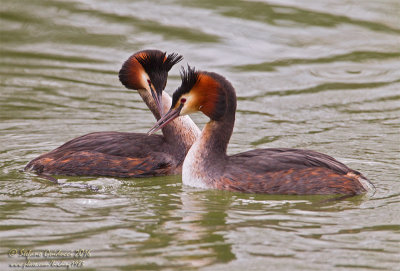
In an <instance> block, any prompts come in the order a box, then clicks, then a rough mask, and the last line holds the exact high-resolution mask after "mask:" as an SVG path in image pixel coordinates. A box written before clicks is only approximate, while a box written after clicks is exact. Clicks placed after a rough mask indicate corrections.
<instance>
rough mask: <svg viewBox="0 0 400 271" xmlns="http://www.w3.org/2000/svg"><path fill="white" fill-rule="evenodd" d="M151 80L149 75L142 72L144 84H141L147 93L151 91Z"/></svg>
mask: <svg viewBox="0 0 400 271" xmlns="http://www.w3.org/2000/svg"><path fill="white" fill-rule="evenodd" d="M149 80H150V78H149V76H148V75H147V73H145V72H142V76H141V81H142V82H141V83H142V86H144V89H145V90H147V91H150V89H149V83H148V81H149Z"/></svg>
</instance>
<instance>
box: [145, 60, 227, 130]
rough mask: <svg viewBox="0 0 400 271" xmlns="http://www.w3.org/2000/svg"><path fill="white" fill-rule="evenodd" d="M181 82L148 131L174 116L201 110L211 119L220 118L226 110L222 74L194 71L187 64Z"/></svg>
mask: <svg viewBox="0 0 400 271" xmlns="http://www.w3.org/2000/svg"><path fill="white" fill-rule="evenodd" d="M181 79H182V84H181V86H180V87H179V88H178V89H177V90H176V91H175V92H174V94H173V96H172V105H171V108H170V110H169V111H168V112H167V114H165V115H164V117H162V118H161V119H160V120H159V121H158V122H157V123H156V124H155V125H154V127H153V128H152V129H151V130H150V131H149V132H148V134H153V133H155V132H156V131H158V130H159V129H161V128H162V127H164V126H165V125H167V124H168V123H169V122H171V121H172V120H174V119H175V118H177V117H179V116H183V115H188V114H191V113H194V112H198V111H201V112H203V113H204V114H205V115H206V116H208V117H209V118H210V119H211V120H219V119H221V118H222V117H223V116H224V115H225V112H226V107H227V102H226V95H227V93H226V91H225V88H224V87H225V85H226V84H229V82H228V81H226V80H225V78H223V77H222V76H220V75H218V74H216V73H211V72H203V71H196V70H195V69H194V68H191V67H190V66H188V69H187V71H185V70H184V69H182V72H181ZM229 86H230V84H229Z"/></svg>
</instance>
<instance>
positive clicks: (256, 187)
mask: <svg viewBox="0 0 400 271" xmlns="http://www.w3.org/2000/svg"><path fill="white" fill-rule="evenodd" d="M181 59H182V57H181V56H178V55H176V54H170V55H168V56H166V54H165V53H162V52H161V51H158V50H145V51H140V52H138V53H136V54H134V55H132V56H131V57H130V58H129V59H128V60H127V61H126V62H125V63H124V65H123V66H122V68H121V70H120V73H119V78H120V81H121V82H122V84H123V85H124V86H126V87H127V88H129V89H135V90H138V92H139V94H140V96H141V97H142V99H143V101H144V102H145V103H146V104H147V106H148V107H149V109H150V110H151V111H152V113H153V115H154V116H155V117H156V119H160V117H161V115H162V113H163V111H167V110H168V109H170V110H169V111H168V113H167V114H166V115H165V116H163V117H162V118H161V119H160V120H159V122H158V123H157V124H156V125H155V127H154V128H153V129H152V130H151V131H150V132H151V133H153V132H155V131H156V130H159V129H162V132H163V136H159V135H151V136H147V135H145V134H139V133H120V132H97V133H91V134H87V135H84V136H81V137H78V138H75V139H73V140H71V141H69V142H67V143H65V144H64V145H62V146H60V147H58V148H57V149H55V150H53V151H51V152H49V153H46V154H43V155H41V156H39V157H37V158H36V159H34V160H32V161H31V162H29V163H28V165H27V166H26V167H25V169H26V170H28V169H30V170H33V171H36V172H37V173H38V174H40V175H51V174H56V175H78V176H84V175H88V176H115V177H147V176H161V175H169V174H179V173H181V172H182V180H183V183H184V184H187V185H190V186H195V187H202V188H216V189H222V190H230V191H242V192H250V193H269V194H347V195H355V194H361V193H364V192H366V191H369V190H373V189H374V187H373V185H372V184H371V183H370V182H369V181H368V180H367V179H366V178H365V177H364V176H363V175H362V174H360V173H359V172H357V171H354V170H352V169H349V168H348V167H347V166H345V165H344V164H342V163H340V162H338V161H336V160H335V159H334V158H332V157H330V156H328V155H325V154H321V153H318V152H314V151H308V150H298V149H260V150H252V151H248V152H244V153H240V154H236V155H233V156H227V154H226V149H227V145H228V142H229V139H230V137H231V134H232V130H233V125H234V121H235V111H236V95H235V91H234V89H233V87H232V86H231V84H230V83H229V82H228V81H227V80H226V79H225V78H224V77H222V76H220V75H218V74H216V73H209V72H201V71H195V70H194V69H191V68H189V69H188V71H187V72H183V73H182V85H181V86H180V87H179V88H178V89H177V91H176V92H175V93H174V95H173V99H172V102H171V98H170V96H169V95H168V94H166V93H165V92H163V90H164V88H165V85H166V83H167V76H168V72H169V70H170V69H171V67H172V66H173V65H175V64H176V63H177V62H179V61H180V60H181ZM164 109H165V110H164ZM196 111H201V112H203V113H204V114H205V115H207V116H208V117H209V118H210V119H211V120H210V122H209V123H207V124H206V126H205V128H204V129H203V132H202V133H201V136H200V131H199V129H198V128H197V126H196V125H195V124H194V123H193V121H192V120H191V119H190V118H189V117H188V116H185V115H187V114H190V113H193V112H196ZM178 116H180V117H179V118H178ZM166 124H168V125H166ZM196 139H197V140H196ZM193 143H194V144H193ZM192 145H193V146H192ZM189 149H190V150H189ZM188 151H189V152H188ZM186 154H187V155H186ZM185 156H186V158H185ZM183 161H184V162H183ZM182 163H183V169H182Z"/></svg>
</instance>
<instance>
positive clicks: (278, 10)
mask: <svg viewBox="0 0 400 271" xmlns="http://www.w3.org/2000/svg"><path fill="white" fill-rule="evenodd" d="M399 12H400V4H399V2H398V1H397V0H387V1H378V0H375V1H372V0H370V1H345V0H340V1H317V0H310V1H306V2H302V3H299V2H298V1H291V0H287V1H275V0H270V1H258V2H257V1H141V2H133V1H128V0H119V1H105V0H100V1H99V0H96V1H95V0H82V1H42V0H29V1H28V0H26V1H14V0H2V2H1V66H0V72H1V81H0V82H1V91H0V108H1V110H0V120H1V121H0V134H1V137H0V138H1V140H0V172H1V175H0V193H1V196H0V203H1V205H0V206H1V207H0V208H1V212H0V218H1V221H0V225H1V227H0V240H1V245H0V259H1V267H0V269H1V270H19V269H20V268H16V267H11V266H10V265H12V264H24V263H25V264H26V263H27V262H28V260H26V259H25V258H24V257H19V256H18V255H14V256H13V255H11V256H8V254H9V253H13V252H12V250H13V249H17V253H22V252H23V251H22V250H24V251H25V252H26V251H29V250H32V251H33V252H37V253H44V252H43V251H46V250H53V251H57V250H60V251H61V252H66V251H67V252H69V251H71V250H72V251H74V250H80V249H83V250H90V255H86V256H88V257H84V258H81V260H82V261H83V262H82V263H81V264H82V265H83V266H81V265H79V268H78V267H76V268H75V269H78V270H161V269H162V270H183V269H185V270H187V269H200V270H333V269H335V270H399V269H400V263H399V259H400V252H399V251H400V178H399V176H400V170H399V166H400V157H399V156H400V155H399V153H400V147H399V146H400V138H399V131H400V130H399V128H400V19H399V16H398V14H399ZM146 48H157V49H161V50H165V51H168V52H179V53H181V54H182V55H183V56H184V57H185V61H184V62H183V63H182V65H186V63H190V64H191V65H194V66H196V67H197V68H199V69H202V70H208V71H215V72H218V73H221V74H223V75H224V76H226V77H227V78H228V79H229V80H230V81H231V82H232V83H233V85H234V86H235V88H236V90H237V94H238V100H239V101H238V113H237V122H236V126H235V130H234V135H233V137H232V140H231V144H230V146H229V152H230V153H237V152H241V151H245V150H248V149H254V148H264V147H293V148H307V149H313V150H317V151H320V152H323V153H327V154H330V155H332V156H334V157H336V158H337V159H339V160H340V161H342V162H345V163H346V164H348V165H349V166H351V167H352V168H354V169H356V170H359V171H361V172H363V173H364V174H365V175H366V176H367V177H368V178H369V179H371V180H372V181H373V182H374V184H375V185H376V187H377V192H376V193H375V195H373V196H372V197H354V198H350V199H346V200H341V201H327V200H328V199H329V198H330V197H326V196H325V197H323V196H268V195H248V194H240V193H230V192H223V191H202V190H196V189H193V188H190V187H185V186H182V184H181V180H180V177H179V176H171V177H165V178H164V177H162V178H152V179H115V178H89V177H84V178H83V177H82V178H76V177H74V178H69V177H61V178H60V181H61V182H63V183H65V184H66V185H63V186H57V185H54V184H52V183H51V182H49V181H48V180H43V179H40V178H38V177H36V176H34V175H32V174H29V173H25V172H22V171H21V170H22V169H23V167H24V165H25V164H26V163H27V162H28V161H30V160H31V159H33V158H35V157H36V156H38V155H39V154H41V153H44V152H47V151H49V150H52V149H53V148H55V147H57V146H59V145H61V144H62V143H64V142H66V141H67V140H69V139H72V138H74V137H77V136H79V135H83V134H86V133H90V132H94V131H135V132H146V131H147V130H148V129H149V128H150V127H151V126H152V124H153V123H154V119H153V117H152V115H151V114H150V112H149V111H148V110H147V109H146V107H145V105H144V104H143V102H142V101H141V99H140V97H139V95H138V94H137V93H135V92H133V91H129V90H127V89H125V88H124V87H122V85H121V84H120V83H119V81H118V77H117V72H118V70H119V68H120V66H121V64H122V63H123V61H124V60H125V59H126V58H127V57H128V56H129V55H131V54H132V53H134V52H136V51H138V50H141V49H146ZM179 84H180V79H179V67H178V66H176V67H174V68H173V69H172V71H171V73H170V77H169V81H168V86H167V90H168V92H169V93H172V91H173V90H174V89H175V88H176V87H177V86H178V85H179ZM194 120H195V121H196V122H197V123H198V124H199V125H200V126H202V125H203V124H204V123H205V122H206V118H204V117H203V116H200V115H196V116H194ZM83 184H90V185H93V186H96V187H98V188H99V191H92V190H90V189H85V188H83V187H82V185H83ZM10 251H11V252H10ZM82 255H85V254H82ZM52 259H53V260H54V259H55V260H57V261H58V262H59V265H60V266H59V267H55V266H53V267H43V268H42V270H65V269H66V266H65V265H66V264H71V263H72V261H73V258H72V256H71V255H66V256H65V257H64V258H63V257H60V256H54V257H53V258H52ZM78 260H79V258H78ZM48 263H49V259H48V257H45V255H44V254H41V255H39V256H38V257H36V258H34V257H31V258H30V264H31V266H30V267H26V268H25V269H29V270H35V268H33V267H32V266H33V265H34V264H44V265H45V264H48ZM75 264H78V263H75ZM71 268H72V266H71ZM39 269H40V268H39Z"/></svg>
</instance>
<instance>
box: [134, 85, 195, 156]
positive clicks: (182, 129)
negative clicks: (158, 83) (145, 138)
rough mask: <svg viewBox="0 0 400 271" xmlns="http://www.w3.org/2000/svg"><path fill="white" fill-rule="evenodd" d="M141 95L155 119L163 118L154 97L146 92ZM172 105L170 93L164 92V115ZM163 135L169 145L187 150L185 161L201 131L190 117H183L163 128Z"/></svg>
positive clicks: (140, 92) (141, 92)
mask: <svg viewBox="0 0 400 271" xmlns="http://www.w3.org/2000/svg"><path fill="white" fill-rule="evenodd" d="M139 94H140V96H141V97H142V99H143V101H144V102H145V103H146V105H147V107H148V108H149V109H150V111H151V112H152V113H153V115H154V117H155V118H156V119H157V120H159V119H160V118H161V116H160V113H159V112H158V108H157V105H156V103H155V102H154V99H153V97H152V96H151V95H149V93H148V91H145V90H143V91H139ZM171 104H172V99H171V97H170V96H169V95H168V93H166V92H165V91H163V93H162V105H163V111H164V114H165V113H166V112H168V110H169V108H170V107H171ZM162 133H163V135H164V138H165V140H166V141H167V142H168V143H169V144H171V145H177V147H183V148H184V149H185V153H184V154H183V157H182V159H184V158H185V157H184V155H186V153H187V151H188V150H189V149H190V147H191V146H192V145H193V143H194V142H195V141H196V139H197V138H198V137H199V136H200V129H199V128H198V127H197V125H196V124H195V123H194V122H193V121H192V119H191V118H190V117H189V116H181V117H179V118H176V119H175V120H173V121H171V122H170V123H169V124H168V125H166V126H164V127H163V128H162Z"/></svg>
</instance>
